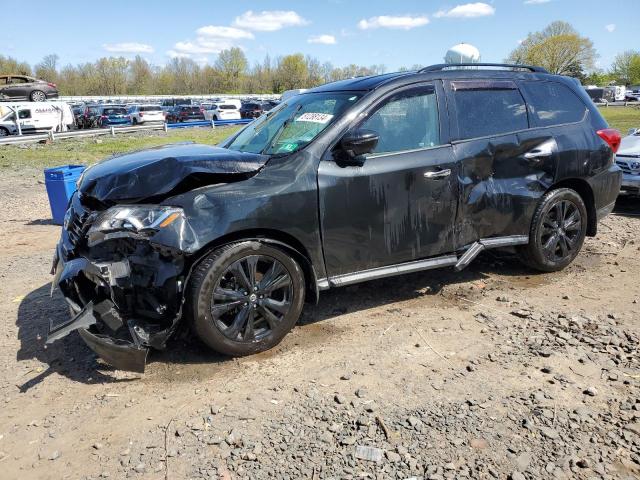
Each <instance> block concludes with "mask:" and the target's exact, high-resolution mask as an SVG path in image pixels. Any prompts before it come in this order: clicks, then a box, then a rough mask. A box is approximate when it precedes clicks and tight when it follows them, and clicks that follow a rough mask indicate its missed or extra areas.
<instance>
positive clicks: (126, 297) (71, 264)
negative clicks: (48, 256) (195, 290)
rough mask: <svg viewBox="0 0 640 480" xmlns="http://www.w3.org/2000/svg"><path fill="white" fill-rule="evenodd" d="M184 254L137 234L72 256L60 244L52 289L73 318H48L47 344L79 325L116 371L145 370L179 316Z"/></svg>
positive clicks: (81, 332) (163, 344) (93, 345)
mask: <svg viewBox="0 0 640 480" xmlns="http://www.w3.org/2000/svg"><path fill="white" fill-rule="evenodd" d="M185 264H186V259H185V255H184V254H183V252H181V251H176V250H173V249H170V248H167V247H165V246H161V245H155V244H153V243H152V242H151V241H149V240H148V239H141V238H139V237H138V236H134V235H132V236H117V237H114V238H112V239H109V240H105V241H104V242H101V243H100V245H99V248H95V246H94V248H92V249H90V250H87V251H84V252H83V255H78V256H76V257H75V258H69V256H67V257H65V256H64V254H63V252H62V249H61V248H58V252H57V254H56V259H55V267H54V274H55V278H54V282H53V285H52V289H53V288H56V287H57V288H59V289H60V291H61V292H62V294H63V296H64V298H65V300H66V301H67V303H68V304H69V307H70V310H71V312H72V318H71V319H70V320H66V321H63V322H59V321H58V322H57V323H56V322H55V321H54V320H52V321H51V323H50V325H49V335H48V337H47V343H52V342H54V341H56V340H59V339H60V338H63V337H65V336H66V335H68V334H69V333H71V332H73V331H75V330H78V332H79V334H80V336H81V337H82V338H83V340H84V341H85V342H86V343H87V345H88V346H89V347H90V348H91V349H92V350H94V352H95V353H97V354H98V355H99V356H100V357H101V358H102V359H103V360H105V361H106V362H107V363H109V364H111V365H113V366H114V367H116V368H118V369H120V370H128V371H134V372H140V373H143V372H144V370H145V365H146V359H147V354H148V352H149V349H151V348H154V349H163V348H164V347H165V345H166V342H167V340H168V339H169V337H170V336H171V335H172V334H173V333H174V331H175V330H176V328H177V325H178V324H179V321H180V319H181V318H182V306H183V291H182V290H183V287H184V285H185V282H186V276H187V274H186V273H185Z"/></svg>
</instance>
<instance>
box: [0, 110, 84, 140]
mask: <svg viewBox="0 0 640 480" xmlns="http://www.w3.org/2000/svg"><path fill="white" fill-rule="evenodd" d="M16 112H17V113H18V121H19V123H20V132H22V133H23V134H29V133H43V132H48V131H51V130H52V131H54V132H64V131H67V130H69V129H71V128H73V125H74V119H73V114H72V112H71V108H70V107H69V105H68V104H66V103H64V102H38V103H35V104H34V103H32V102H21V103H20V102H18V103H3V104H0V136H2V137H3V136H6V135H18V133H19V131H18V125H17V124H16Z"/></svg>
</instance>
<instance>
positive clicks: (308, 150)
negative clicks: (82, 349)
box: [47, 64, 621, 371]
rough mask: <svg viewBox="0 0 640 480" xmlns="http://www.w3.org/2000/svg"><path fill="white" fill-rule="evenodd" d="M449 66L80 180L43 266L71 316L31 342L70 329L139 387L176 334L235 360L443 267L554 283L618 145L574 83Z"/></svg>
mask: <svg viewBox="0 0 640 480" xmlns="http://www.w3.org/2000/svg"><path fill="white" fill-rule="evenodd" d="M466 66H468V65H461V66H460V67H458V66H455V67H452V66H451V65H440V66H432V67H427V68H424V69H421V70H419V71H417V72H405V73H392V74H385V75H378V76H371V77H360V78H353V79H348V80H343V81H339V82H335V83H330V84H327V85H324V86H320V87H317V88H314V89H311V90H309V91H307V92H304V93H302V94H300V95H296V96H295V97H291V98H289V99H288V100H287V101H286V102H284V103H283V104H281V105H280V106H279V107H277V108H276V109H274V110H273V111H272V113H271V114H270V115H263V116H262V117H260V118H258V119H256V120H255V121H253V122H252V123H250V124H248V125H247V126H246V127H245V128H244V129H242V130H240V131H239V132H237V133H234V134H233V135H232V136H231V137H230V138H228V139H227V140H226V141H224V142H222V143H221V144H220V146H218V147H214V146H207V145H197V144H180V145H167V146H164V147H158V148H155V149H151V150H144V151H139V152H133V153H130V154H125V155H120V156H117V157H114V158H111V159H107V160H105V161H103V162H101V163H98V164H96V165H94V166H91V167H89V168H88V169H87V170H85V172H84V174H83V177H82V179H81V180H80V182H79V191H78V192H77V193H76V194H74V195H73V197H72V199H71V202H70V208H69V210H68V211H67V215H66V220H65V225H66V226H65V228H63V230H62V233H61V238H60V243H59V244H58V247H57V253H56V256H55V263H54V265H55V268H54V271H55V278H54V281H53V285H54V286H55V287H59V288H60V290H61V291H62V293H63V295H64V296H65V297H66V299H67V302H68V303H69V305H71V308H72V310H73V311H74V312H75V313H74V318H73V319H71V320H68V321H67V320H65V321H64V322H63V323H61V324H59V325H55V324H54V325H52V326H51V328H50V331H49V337H48V339H47V342H49V343H50V342H53V341H55V340H56V339H58V338H61V337H63V336H65V335H67V334H68V333H69V332H71V331H74V330H78V331H79V333H80V335H81V336H82V338H83V339H84V340H85V341H86V342H87V344H88V345H89V346H90V347H91V348H93V349H94V350H95V351H96V352H97V353H98V355H100V356H101V357H102V358H103V359H105V360H106V361H107V362H108V363H111V364H112V365H114V366H115V367H117V368H120V369H129V370H135V371H143V369H144V364H145V360H146V356H147V353H148V350H149V349H150V348H163V347H164V346H165V345H166V342H167V340H168V338H169V337H170V336H171V335H172V334H173V333H174V332H175V331H176V328H177V325H178V324H179V323H180V322H181V321H185V322H188V323H189V324H190V325H192V327H193V329H194V331H195V333H196V334H197V335H198V336H199V337H200V338H201V339H202V340H203V341H204V342H205V343H206V344H207V345H209V346H210V347H211V348H213V349H214V350H217V351H219V352H221V353H223V354H226V355H233V356H238V355H249V354H253V353H256V352H260V351H263V350H266V349H269V348H271V347H273V346H274V345H276V344H278V343H279V342H280V341H281V340H282V338H283V337H284V336H285V335H286V333H287V332H288V331H289V330H290V329H291V328H292V327H293V325H295V323H296V322H297V321H298V319H299V317H300V314H301V312H302V309H303V306H304V302H305V300H308V301H312V302H313V301H317V298H318V292H319V291H321V290H326V289H329V288H335V287H341V286H344V285H350V284H354V283H357V282H362V281H366V280H371V279H377V278H383V277H389V276H393V275H398V274H402V273H409V272H416V271H419V270H427V269H433V268H440V267H453V268H454V269H455V270H461V269H463V268H465V267H466V266H467V265H468V264H469V263H470V262H471V261H472V260H473V259H474V258H475V257H476V256H477V255H478V254H479V253H480V252H481V251H483V250H486V249H491V248H511V249H514V250H515V251H516V252H517V254H518V255H519V257H520V258H521V259H522V261H523V262H524V263H525V264H526V265H527V266H529V267H530V268H532V269H536V270H540V271H544V272H551V271H557V270H561V269H563V268H565V267H566V266H567V265H569V264H570V263H571V262H572V261H573V259H574V258H575V257H576V255H578V252H579V251H580V249H581V247H582V245H583V242H584V239H585V237H586V236H593V235H595V234H596V232H597V229H598V221H599V220H600V219H602V218H603V217H604V216H605V215H607V214H608V213H609V212H611V210H612V209H613V206H614V202H615V200H616V197H617V195H618V192H619V190H620V180H621V171H620V168H619V167H618V166H617V165H616V164H615V162H614V155H615V151H616V150H617V148H618V146H619V143H620V134H619V133H618V132H617V131H616V130H613V129H610V128H609V127H608V126H607V123H606V121H605V120H604V119H603V117H602V116H601V114H600V113H599V111H598V109H597V108H596V107H595V106H594V104H593V103H592V102H591V100H590V99H589V97H588V95H587V94H586V92H585V91H584V90H583V89H582V88H581V87H580V85H579V84H578V83H577V82H575V81H574V80H573V79H570V78H567V77H562V76H556V75H550V74H548V73H546V71H545V70H544V69H542V68H539V67H525V66H517V67H513V66H502V68H501V69H497V68H496V66H495V65H493V64H490V68H487V69H483V65H481V64H473V65H472V66H473V67H474V69H466V68H465V67H466ZM488 66H489V65H488Z"/></svg>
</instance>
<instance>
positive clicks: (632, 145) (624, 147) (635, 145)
mask: <svg viewBox="0 0 640 480" xmlns="http://www.w3.org/2000/svg"><path fill="white" fill-rule="evenodd" d="M617 154H618V155H640V135H628V136H626V137H624V138H623V139H622V141H621V142H620V148H619V149H618V153H617Z"/></svg>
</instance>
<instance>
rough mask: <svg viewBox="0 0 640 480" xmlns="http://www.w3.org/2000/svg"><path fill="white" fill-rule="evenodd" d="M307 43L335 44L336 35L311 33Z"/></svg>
mask: <svg viewBox="0 0 640 480" xmlns="http://www.w3.org/2000/svg"><path fill="white" fill-rule="evenodd" d="M307 42H308V43H322V44H323V45H335V44H336V37H334V36H333V35H326V34H324V35H312V36H310V37H309V38H308V39H307Z"/></svg>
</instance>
